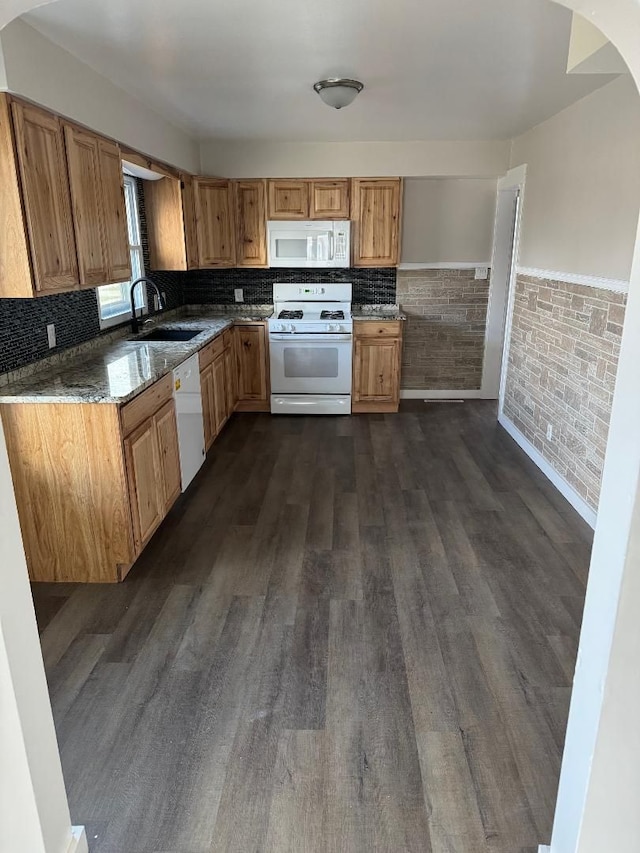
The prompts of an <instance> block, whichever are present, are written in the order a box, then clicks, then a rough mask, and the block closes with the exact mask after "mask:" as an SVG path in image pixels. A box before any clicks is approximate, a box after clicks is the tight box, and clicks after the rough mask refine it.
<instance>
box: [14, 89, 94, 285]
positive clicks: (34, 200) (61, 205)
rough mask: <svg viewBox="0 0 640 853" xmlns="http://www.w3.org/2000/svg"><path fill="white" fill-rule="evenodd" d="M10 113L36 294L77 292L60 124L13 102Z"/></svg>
mask: <svg viewBox="0 0 640 853" xmlns="http://www.w3.org/2000/svg"><path fill="white" fill-rule="evenodd" d="M12 113H13V123H14V128H15V137H16V153H17V157H18V164H19V167H20V179H21V182H22V195H23V203H24V211H25V217H26V220H27V229H28V231H29V241H30V247H31V262H32V265H33V277H34V284H35V288H36V292H37V293H38V294H39V295H43V296H45V295H46V294H48V293H60V292H62V291H65V290H75V289H77V288H78V285H79V281H80V279H79V276H78V260H77V256H76V243H75V238H74V234H73V219H72V214H71V194H70V192H69V176H68V172H67V162H66V157H65V150H64V136H63V132H62V124H61V122H60V120H59V119H58V118H56V117H55V116H53V115H50V114H49V113H47V112H43V111H42V110H39V109H37V108H36V107H32V106H30V105H28V104H23V103H20V102H17V101H14V102H13V104H12Z"/></svg>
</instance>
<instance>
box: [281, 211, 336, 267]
mask: <svg viewBox="0 0 640 853" xmlns="http://www.w3.org/2000/svg"><path fill="white" fill-rule="evenodd" d="M267 234H268V243H267V245H268V263H269V266H270V267H325V268H326V267H348V266H349V264H350V257H351V245H350V242H351V241H350V236H351V223H350V222H349V221H348V220H346V221H345V220H340V221H336V222H329V221H327V222H323V221H319V220H318V221H311V220H310V221H306V220H305V221H295V222H291V221H288V222H281V221H276V220H272V221H270V222H267Z"/></svg>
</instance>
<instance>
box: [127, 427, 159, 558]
mask: <svg viewBox="0 0 640 853" xmlns="http://www.w3.org/2000/svg"><path fill="white" fill-rule="evenodd" d="M124 452H125V459H126V463H127V479H128V482H129V501H130V503H131V516H132V518H133V538H134V542H135V546H136V552H139V551H140V550H141V548H142V547H143V546H144V545H145V543H146V542H147V541H148V540H149V539H150V538H151V536H152V534H153V532H154V531H155V529H156V528H157V527H158V525H159V524H160V522H161V521H162V519H163V518H164V514H165V505H166V500H165V495H164V489H163V488H162V478H161V477H160V476H159V471H160V454H159V448H158V431H157V428H156V422H155V419H154V418H153V417H151V418H147V420H146V421H143V423H142V424H140V426H139V427H138V428H137V429H135V430H134V431H133V432H132V433H131V434H130V435H128V436H127V438H125V440H124Z"/></svg>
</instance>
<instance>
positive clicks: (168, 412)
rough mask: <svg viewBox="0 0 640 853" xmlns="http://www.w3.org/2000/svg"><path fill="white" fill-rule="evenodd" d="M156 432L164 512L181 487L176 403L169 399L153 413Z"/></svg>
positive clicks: (169, 506) (171, 504)
mask: <svg viewBox="0 0 640 853" xmlns="http://www.w3.org/2000/svg"><path fill="white" fill-rule="evenodd" d="M154 420H155V422H156V430H157V433H158V455H159V459H160V471H161V472H162V478H161V479H162V487H163V490H164V514H165V515H166V514H167V512H169V510H170V508H171V507H172V506H173V504H174V502H175V500H176V498H177V497H178V496H179V495H180V491H181V489H182V476H181V474H180V450H179V447H178V424H177V422H176V405H175V403H174V401H173V400H169V402H168V403H165V405H164V406H163V407H162V408H161V409H160V410H159V411H158V412H156V414H155V415H154Z"/></svg>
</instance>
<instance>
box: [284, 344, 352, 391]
mask: <svg viewBox="0 0 640 853" xmlns="http://www.w3.org/2000/svg"><path fill="white" fill-rule="evenodd" d="M269 350H270V361H271V393H272V394H350V393H351V350H352V336H351V335H350V334H282V335H281V334H271V335H269Z"/></svg>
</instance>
